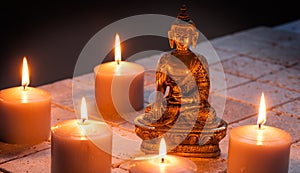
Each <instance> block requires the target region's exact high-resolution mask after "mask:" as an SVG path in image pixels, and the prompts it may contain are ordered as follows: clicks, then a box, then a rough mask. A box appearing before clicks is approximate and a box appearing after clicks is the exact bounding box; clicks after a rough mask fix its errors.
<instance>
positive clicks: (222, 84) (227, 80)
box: [210, 67, 250, 92]
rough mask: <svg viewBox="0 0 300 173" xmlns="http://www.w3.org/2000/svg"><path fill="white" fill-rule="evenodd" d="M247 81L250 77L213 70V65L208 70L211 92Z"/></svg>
mask: <svg viewBox="0 0 300 173" xmlns="http://www.w3.org/2000/svg"><path fill="white" fill-rule="evenodd" d="M249 81H250V79H246V78H243V77H238V76H235V75H231V74H228V73H224V72H222V71H219V70H214V69H213V67H212V69H211V70H210V85H211V92H218V91H222V90H224V89H227V88H232V87H235V86H237V85H241V84H243V83H246V82H249Z"/></svg>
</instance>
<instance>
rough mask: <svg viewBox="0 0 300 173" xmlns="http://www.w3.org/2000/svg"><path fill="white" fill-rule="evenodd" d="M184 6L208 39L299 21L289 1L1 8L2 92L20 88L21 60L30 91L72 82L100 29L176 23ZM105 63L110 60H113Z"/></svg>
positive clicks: (146, 46) (149, 40)
mask: <svg viewBox="0 0 300 173" xmlns="http://www.w3.org/2000/svg"><path fill="white" fill-rule="evenodd" d="M182 2H185V3H186V4H187V6H188V9H189V14H190V16H191V17H192V19H193V20H194V22H195V23H196V25H197V28H198V29H199V30H200V31H201V32H202V33H203V34H204V35H205V36H206V37H207V38H208V39H212V38H215V37H219V36H222V35H226V34H230V33H233V32H237V31H240V30H244V29H248V28H251V27H255V26H261V25H264V26H270V27H272V26H276V25H279V24H283V23H286V22H290V21H293V20H296V19H298V18H299V14H297V13H299V11H298V9H296V8H297V7H298V6H297V5H296V4H295V3H296V2H294V3H293V2H290V1H282V2H275V1H271V2H268V1H265V2H262V1H260V2H258V1H249V2H245V1H230V0H228V1H221V2H217V1H200V0H188V1H177V0H173V1H170V0H161V1H155V0H153V1H147V0H140V1H128V0H127V1H125V0H124V1H120V2H118V1H112V0H110V1H105V2H101V1H95V2H91V1H73V2H53V1H51V2H50V1H40V2H31V1H21V2H17V1H10V2H9V3H7V2H6V3H3V2H1V4H0V34H1V35H0V39H1V43H0V69H1V70H0V89H2V88H7V87H11V86H18V85H20V80H21V79H20V67H21V64H22V63H21V62H22V57H23V56H27V57H28V61H29V63H30V64H29V65H30V70H31V84H30V85H31V86H37V85H42V84H46V83H50V82H53V81H56V80H60V79H64V78H70V77H72V75H73V70H74V67H75V63H76V61H77V58H78V56H79V54H80V52H81V49H82V48H83V47H84V45H85V44H86V42H87V41H88V40H89V39H90V38H91V37H92V36H93V35H94V34H95V33H97V32H98V31H99V30H101V29H102V28H103V27H105V26H106V25H109V24H110V23H112V22H115V21H117V20H120V19H122V18H125V17H129V16H132V15H137V14H150V13H152V14H164V15H169V16H174V17H176V15H177V12H178V9H179V7H180V6H181V4H182ZM158 27H159V26H158ZM112 39H113V38H112ZM141 43H142V44H141ZM153 43H155V44H153ZM122 46H123V47H126V48H124V49H123V51H122V56H123V57H129V56H130V55H132V54H134V53H137V52H139V51H142V50H152V49H157V50H169V45H168V41H167V40H166V39H165V38H157V37H145V38H136V39H131V40H130V41H126V42H124V43H122ZM107 57H108V59H110V58H111V57H112V54H110V55H107ZM91 71H92V69H91Z"/></svg>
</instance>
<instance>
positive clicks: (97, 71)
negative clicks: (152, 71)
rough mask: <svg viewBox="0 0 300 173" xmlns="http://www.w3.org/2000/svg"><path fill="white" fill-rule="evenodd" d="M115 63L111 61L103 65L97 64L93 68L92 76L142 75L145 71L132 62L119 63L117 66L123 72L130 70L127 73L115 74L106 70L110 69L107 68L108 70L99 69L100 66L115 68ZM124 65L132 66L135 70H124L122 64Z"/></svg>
mask: <svg viewBox="0 0 300 173" xmlns="http://www.w3.org/2000/svg"><path fill="white" fill-rule="evenodd" d="M115 63H116V62H114V61H111V62H106V63H103V64H99V65H97V66H95V67H94V74H95V75H96V76H97V75H99V74H101V75H107V76H109V75H111V74H114V75H115V76H127V75H139V74H142V73H144V71H145V68H144V67H143V66H142V65H140V64H137V63H133V62H128V61H120V64H119V66H120V70H124V69H126V70H127V69H129V70H130V72H128V71H126V72H120V73H116V72H115V71H113V70H108V69H111V68H108V69H103V68H102V69H101V68H100V67H101V66H102V67H103V66H104V67H105V66H110V65H111V66H117V64H116V65H114V64H115ZM125 63H127V64H129V65H133V66H134V67H137V68H125V67H124V64H125ZM99 68H100V69H99Z"/></svg>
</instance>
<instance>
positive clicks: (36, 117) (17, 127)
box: [0, 58, 51, 144]
mask: <svg viewBox="0 0 300 173" xmlns="http://www.w3.org/2000/svg"><path fill="white" fill-rule="evenodd" d="M23 62H24V63H23V64H24V66H23V82H22V85H23V86H20V87H13V88H8V89H4V90H1V91H0V112H1V114H0V140H1V141H4V142H7V143H17V144H35V143H39V142H42V141H44V140H47V139H48V138H49V135H50V122H51V115H50V114H51V113H50V107H51V96H50V94H49V93H48V92H46V91H44V90H41V89H37V88H33V87H28V84H29V74H28V66H27V61H26V59H25V58H24V60H23ZM25 69H26V70H25ZM24 71H27V76H26V75H24V73H25V72H24Z"/></svg>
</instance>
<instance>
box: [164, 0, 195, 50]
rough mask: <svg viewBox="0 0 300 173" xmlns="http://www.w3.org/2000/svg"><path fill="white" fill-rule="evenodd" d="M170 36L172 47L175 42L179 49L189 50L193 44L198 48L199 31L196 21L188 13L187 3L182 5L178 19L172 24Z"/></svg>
mask: <svg viewBox="0 0 300 173" xmlns="http://www.w3.org/2000/svg"><path fill="white" fill-rule="evenodd" d="M168 36H169V43H170V46H171V48H173V47H174V43H175V44H176V48H177V49H178V50H187V49H188V48H189V47H190V45H191V44H192V46H193V48H196V44H197V39H198V32H197V30H196V26H195V23H194V22H193V21H192V20H191V19H190V17H189V15H188V14H187V8H186V6H185V5H182V7H181V8H180V11H179V13H178V15H177V19H176V21H175V22H174V23H173V24H172V26H171V29H170V31H169V32H168Z"/></svg>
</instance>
